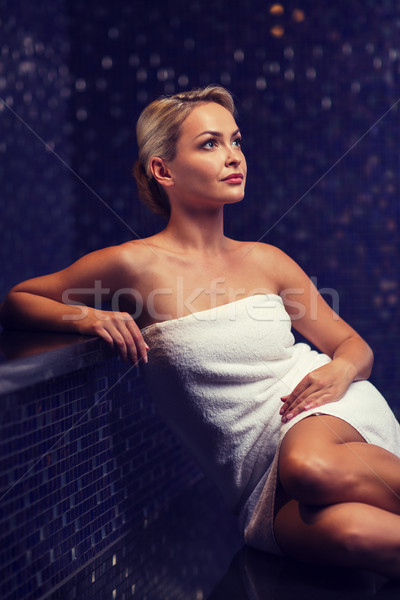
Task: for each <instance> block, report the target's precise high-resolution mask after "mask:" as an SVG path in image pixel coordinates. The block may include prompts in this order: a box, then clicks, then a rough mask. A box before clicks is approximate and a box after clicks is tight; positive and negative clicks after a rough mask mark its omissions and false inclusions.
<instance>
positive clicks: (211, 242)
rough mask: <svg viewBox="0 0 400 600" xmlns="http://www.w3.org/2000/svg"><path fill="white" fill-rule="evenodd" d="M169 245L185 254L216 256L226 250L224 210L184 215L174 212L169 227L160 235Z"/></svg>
mask: <svg viewBox="0 0 400 600" xmlns="http://www.w3.org/2000/svg"><path fill="white" fill-rule="evenodd" d="M160 235H162V237H163V238H164V240H165V241H166V242H167V241H168V243H169V244H171V245H172V244H173V246H174V247H175V248H176V249H178V248H179V249H181V250H182V251H185V252H190V251H193V252H196V253H201V254H216V253H219V252H221V251H223V250H225V249H226V246H227V242H228V238H226V237H225V236H224V221H223V209H222V208H221V209H220V210H219V211H218V212H216V211H212V212H211V211H210V212H206V211H202V212H201V213H200V212H199V213H197V214H196V215H187V214H185V215H183V214H181V213H178V214H177V213H174V211H172V213H171V217H170V219H169V222H168V225H167V227H166V228H165V229H164V230H163V232H162V233H161V234H160Z"/></svg>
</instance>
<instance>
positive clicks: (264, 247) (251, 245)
mask: <svg viewBox="0 0 400 600" xmlns="http://www.w3.org/2000/svg"><path fill="white" fill-rule="evenodd" d="M239 244H240V246H241V248H242V249H243V250H244V251H245V252H247V253H250V252H251V253H253V256H254V257H255V258H256V259H260V260H263V261H265V260H268V261H286V260H291V259H290V258H289V256H288V255H287V254H285V252H283V251H282V250H280V248H278V247H277V246H273V245H272V244H266V243H264V242H239Z"/></svg>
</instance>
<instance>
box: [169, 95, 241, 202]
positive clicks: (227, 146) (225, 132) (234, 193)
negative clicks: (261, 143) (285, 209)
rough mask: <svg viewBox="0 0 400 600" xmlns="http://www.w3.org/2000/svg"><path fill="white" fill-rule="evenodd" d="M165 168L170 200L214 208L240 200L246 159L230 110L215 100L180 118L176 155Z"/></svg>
mask: <svg viewBox="0 0 400 600" xmlns="http://www.w3.org/2000/svg"><path fill="white" fill-rule="evenodd" d="M168 168H169V170H170V173H171V183H170V185H169V187H168V188H167V191H168V195H169V197H170V201H171V204H172V203H174V202H184V203H185V205H188V203H189V204H190V206H191V207H192V208H200V207H201V208H203V207H204V208H206V207H209V208H216V207H217V206H222V205H223V204H226V203H234V202H239V201H240V200H242V198H243V196H244V188H245V182H246V170H247V169H246V160H245V157H244V155H243V152H242V149H241V136H240V132H239V129H238V126H237V124H236V122H235V119H234V118H233V116H232V115H231V113H230V112H229V111H228V110H227V109H226V108H224V107H223V106H221V105H220V104H216V103H215V102H209V103H207V104H200V105H199V106H198V107H196V108H195V109H193V110H192V112H191V113H190V114H189V116H188V117H187V118H186V119H185V121H184V122H183V125H182V129H181V135H180V137H179V139H178V142H177V147H176V155H175V158H174V160H172V161H170V162H169V163H168Z"/></svg>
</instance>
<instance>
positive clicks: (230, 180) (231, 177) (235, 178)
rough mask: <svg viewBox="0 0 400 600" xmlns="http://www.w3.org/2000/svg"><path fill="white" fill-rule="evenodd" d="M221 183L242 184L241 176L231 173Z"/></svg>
mask: <svg viewBox="0 0 400 600" xmlns="http://www.w3.org/2000/svg"><path fill="white" fill-rule="evenodd" d="M222 181H226V182H227V183H242V181H243V175H242V174H241V173H232V174H231V175H228V177H225V178H224V179H223V180H222Z"/></svg>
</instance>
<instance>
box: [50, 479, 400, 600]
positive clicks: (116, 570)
mask: <svg viewBox="0 0 400 600" xmlns="http://www.w3.org/2000/svg"><path fill="white" fill-rule="evenodd" d="M51 598H52V599H54V600H73V599H79V600H83V599H84V600H90V599H92V598H93V599H96V600H106V599H107V600H128V599H130V598H133V599H136V598H137V599H140V600H289V599H290V600H293V599H296V600H303V599H304V600H317V599H318V600H362V599H364V598H374V599H375V598H376V600H398V599H399V598H400V582H398V583H397V582H392V581H388V580H386V579H384V578H382V577H379V576H376V575H373V574H372V573H368V572H363V571H350V570H345V569H326V568H321V567H309V566H305V565H300V564H299V563H295V562H293V561H290V560H288V559H286V558H285V559H282V558H280V557H275V556H271V555H267V554H264V553H262V552H259V551H257V550H253V549H251V548H248V547H245V546H243V543H242V541H241V537H240V535H239V533H238V529H237V525H236V520H235V519H234V518H233V517H232V516H230V515H229V514H227V511H226V510H225V509H224V507H223V505H222V502H221V499H220V497H219V496H218V494H217V493H216V492H215V491H214V489H213V488H212V487H211V484H210V483H209V482H208V481H207V480H205V479H203V480H201V481H200V482H199V483H198V484H196V486H194V487H193V488H191V490H189V491H188V492H187V493H185V494H184V495H182V496H180V497H179V498H178V499H177V500H176V502H175V503H174V504H173V505H172V506H171V507H170V509H169V510H168V511H167V512H165V513H164V514H162V515H161V516H160V517H159V518H158V519H157V520H156V521H155V522H154V523H153V524H151V525H150V526H148V527H147V528H146V529H142V530H141V531H136V532H132V533H131V534H130V535H129V536H126V537H124V538H123V539H121V540H120V541H119V542H118V543H117V544H114V545H113V546H112V548H110V549H108V550H107V551H106V552H104V553H103V555H102V556H101V557H99V558H97V559H96V560H95V561H93V562H92V563H91V564H90V565H88V566H87V567H86V568H85V569H83V570H81V571H80V572H79V573H77V574H76V575H75V576H74V577H73V578H71V580H70V581H69V582H66V583H65V584H64V585H63V586H62V587H61V588H60V589H58V590H57V591H56V592H54V593H53V594H52V595H51Z"/></svg>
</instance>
